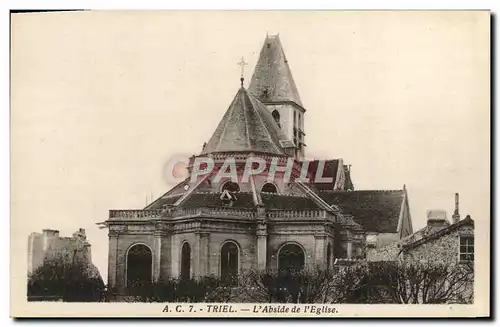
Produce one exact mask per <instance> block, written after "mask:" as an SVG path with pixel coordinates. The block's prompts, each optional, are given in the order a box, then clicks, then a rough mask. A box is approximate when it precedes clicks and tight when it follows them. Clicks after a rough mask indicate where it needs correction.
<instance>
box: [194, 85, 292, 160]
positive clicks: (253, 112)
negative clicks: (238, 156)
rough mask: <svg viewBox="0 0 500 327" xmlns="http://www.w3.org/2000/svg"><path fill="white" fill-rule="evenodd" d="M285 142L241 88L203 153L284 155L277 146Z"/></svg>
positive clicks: (263, 109)
mask: <svg viewBox="0 0 500 327" xmlns="http://www.w3.org/2000/svg"><path fill="white" fill-rule="evenodd" d="M284 140H286V137H285V136H284V135H283V133H282V131H281V130H280V128H279V127H278V125H277V124H276V122H275V120H274V119H273V117H272V115H271V113H270V112H269V110H268V109H267V108H266V106H265V105H263V104H262V103H261V102H260V101H259V100H257V98H255V97H254V96H252V95H251V94H249V93H248V92H247V90H246V89H245V88H243V87H241V88H240V89H239V90H238V92H237V93H236V95H235V97H234V99H233V101H232V102H231V105H230V106H229V108H228V109H227V111H226V113H225V114H224V116H223V117H222V120H221V121H220V123H219V125H218V126H217V128H216V130H215V132H214V134H213V135H212V137H211V138H210V140H209V141H208V143H207V144H206V146H205V147H204V148H203V150H202V154H208V153H215V152H256V153H269V154H276V155H284V154H285V153H284V151H283V148H282V145H281V143H280V141H284Z"/></svg>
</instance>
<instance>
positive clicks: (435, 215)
mask: <svg viewBox="0 0 500 327" xmlns="http://www.w3.org/2000/svg"><path fill="white" fill-rule="evenodd" d="M448 225H449V222H448V219H447V218H446V211H445V210H428V211H427V226H428V227H431V228H438V229H441V228H444V227H446V226H448Z"/></svg>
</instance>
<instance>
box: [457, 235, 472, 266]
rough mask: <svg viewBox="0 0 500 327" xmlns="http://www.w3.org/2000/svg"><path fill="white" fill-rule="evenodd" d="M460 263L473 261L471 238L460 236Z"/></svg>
mask: <svg viewBox="0 0 500 327" xmlns="http://www.w3.org/2000/svg"><path fill="white" fill-rule="evenodd" d="M460 261H474V237H473V236H460Z"/></svg>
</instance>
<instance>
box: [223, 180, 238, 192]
mask: <svg viewBox="0 0 500 327" xmlns="http://www.w3.org/2000/svg"><path fill="white" fill-rule="evenodd" d="M225 190H228V191H229V192H239V191H240V186H239V185H238V184H236V183H235V182H227V183H225V184H224V185H223V186H222V192H224V191H225Z"/></svg>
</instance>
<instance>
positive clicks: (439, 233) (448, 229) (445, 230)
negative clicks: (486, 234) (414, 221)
mask: <svg viewBox="0 0 500 327" xmlns="http://www.w3.org/2000/svg"><path fill="white" fill-rule="evenodd" d="M465 224H472V225H474V220H472V218H470V216H467V217H466V218H464V219H462V220H460V221H459V222H457V223H455V224H450V225H449V226H447V227H445V228H443V229H440V230H438V231H437V232H435V233H432V234H429V235H426V236H424V237H422V238H420V239H418V240H416V241H414V242H411V243H407V244H404V245H402V246H403V248H412V247H415V246H419V245H421V244H422V243H425V242H426V241H428V240H431V239H433V238H435V237H438V236H443V235H445V234H447V233H449V232H452V231H453V230H455V229H457V228H458V227H461V226H463V225H465ZM424 228H425V227H424ZM424 228H422V229H424ZM422 229H419V230H418V231H420V230H422ZM418 231H417V232H418ZM417 232H415V233H413V234H416V233H417ZM413 234H412V235H413Z"/></svg>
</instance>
